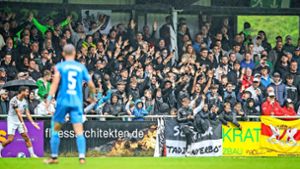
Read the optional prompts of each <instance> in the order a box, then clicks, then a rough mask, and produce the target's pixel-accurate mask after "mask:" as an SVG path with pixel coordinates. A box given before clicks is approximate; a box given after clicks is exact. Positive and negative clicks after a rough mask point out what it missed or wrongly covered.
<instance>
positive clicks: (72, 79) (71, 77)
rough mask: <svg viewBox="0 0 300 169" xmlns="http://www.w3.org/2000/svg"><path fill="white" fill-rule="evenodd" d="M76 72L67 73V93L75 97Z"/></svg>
mask: <svg viewBox="0 0 300 169" xmlns="http://www.w3.org/2000/svg"><path fill="white" fill-rule="evenodd" d="M76 76H77V72H75V71H69V72H68V90H67V93H68V94H71V95H76V94H77V93H76V90H75V89H76V84H77V80H76Z"/></svg>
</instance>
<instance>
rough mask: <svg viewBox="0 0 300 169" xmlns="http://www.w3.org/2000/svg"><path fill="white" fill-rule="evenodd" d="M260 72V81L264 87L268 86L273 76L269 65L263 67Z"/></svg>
mask: <svg viewBox="0 0 300 169" xmlns="http://www.w3.org/2000/svg"><path fill="white" fill-rule="evenodd" d="M260 73H261V78H260V83H261V84H262V86H263V87H264V88H267V87H268V86H269V85H270V84H271V83H272V78H271V76H270V74H269V69H268V67H266V66H265V67H262V68H261V70H260Z"/></svg>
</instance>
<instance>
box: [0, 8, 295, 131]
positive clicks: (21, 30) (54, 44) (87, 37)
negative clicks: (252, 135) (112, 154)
mask: <svg viewBox="0 0 300 169" xmlns="http://www.w3.org/2000/svg"><path fill="white" fill-rule="evenodd" d="M16 16H17V14H16V13H13V12H11V13H7V12H0V59H1V63H0V65H1V68H0V85H3V84H5V83H6V82H7V81H9V80H13V79H33V80H35V81H36V84H37V85H38V90H37V91H36V92H34V91H32V92H31V93H30V97H29V99H28V102H29V105H30V111H31V113H32V114H52V113H53V112H54V111H55V106H52V107H49V108H48V110H46V109H45V106H44V105H45V103H44V101H43V99H44V98H46V97H47V93H48V92H49V88H50V84H51V76H52V74H53V71H54V65H55V64H56V63H58V62H60V61H62V60H63V57H62V48H63V46H64V45H65V44H67V43H72V44H74V45H75V46H76V49H77V55H76V60H77V61H79V62H80V63H82V64H84V65H86V67H87V68H88V70H89V73H90V75H91V76H92V77H93V80H94V82H95V84H96V87H97V99H98V101H97V103H96V104H94V105H91V102H90V100H89V99H88V98H89V97H88V93H89V92H88V88H87V87H84V91H83V93H84V103H85V105H84V106H85V107H88V109H85V112H86V113H87V114H102V115H113V116H121V115H134V116H135V119H136V120H141V119H142V118H143V117H144V116H146V115H178V116H180V114H181V115H183V114H185V113H186V111H190V110H191V112H192V114H193V113H194V115H195V114H197V113H199V115H200V116H201V117H202V118H210V119H214V118H216V117H217V116H218V117H220V119H221V122H222V123H223V124H227V123H228V122H233V123H234V124H236V125H237V126H238V127H239V124H238V123H237V122H236V116H241V120H249V119H248V116H251V115H255V116H260V115H276V116H294V115H296V114H297V113H296V112H297V111H298V107H299V99H298V97H299V94H300V93H299V91H300V83H299V81H300V73H299V71H300V66H298V65H299V64H300V39H298V41H297V43H295V39H296V37H291V36H286V37H281V36H280V35H278V37H277V38H276V45H275V46H271V44H270V43H269V42H268V39H267V35H266V33H265V32H264V31H263V30H261V31H259V32H257V34H256V35H255V36H251V35H250V33H249V30H250V28H251V24H250V23H247V22H246V23H245V24H244V30H243V31H242V32H239V33H237V34H234V35H230V34H229V33H228V32H232V30H231V29H232V26H231V25H229V22H228V18H224V22H223V23H222V24H220V25H217V26H219V29H218V31H217V32H213V31H212V30H211V27H212V25H211V23H210V22H206V23H203V24H202V25H201V27H200V28H199V33H197V34H196V35H195V36H194V37H192V36H191V34H190V32H189V27H188V20H185V19H181V20H180V21H179V24H178V25H177V27H178V32H177V35H175V36H177V47H176V48H172V47H171V38H172V36H174V35H172V33H171V32H172V31H171V29H173V28H172V26H171V24H172V23H171V19H170V17H167V18H166V21H165V23H158V22H156V21H155V22H154V23H151V26H150V25H145V26H144V27H143V29H142V31H141V32H139V31H136V30H137V28H136V26H137V25H136V22H135V21H134V20H133V19H130V20H129V22H128V24H127V23H119V24H117V25H113V26H112V27H111V29H110V31H109V33H108V34H105V33H103V31H102V30H103V29H104V28H105V26H107V24H106V22H107V19H108V18H107V16H104V15H101V16H99V17H98V18H96V19H95V20H87V21H85V22H84V23H82V22H80V21H73V20H72V18H71V17H70V16H68V17H66V18H65V19H64V20H60V21H58V20H56V19H55V18H48V19H47V20H39V19H38V18H37V17H38V16H33V14H30V15H29V17H28V18H27V19H26V20H19V19H18V18H17V17H16ZM112 19H113V18H112ZM194 29H196V28H194ZM295 44H296V45H295ZM176 50H177V51H178V56H176V53H177V52H176ZM83 85H84V86H86V84H83ZM8 94H9V93H8V92H7V91H6V90H3V89H2V90H1V91H0V113H1V114H6V113H7V105H8V103H7V102H8V99H9V97H8V96H7V95H8ZM54 104H55V103H54V102H53V105H54ZM298 113H300V112H299V111H298ZM192 114H191V115H192ZM193 118H194V117H193V116H189V117H186V118H185V119H182V118H179V119H181V120H187V119H193Z"/></svg>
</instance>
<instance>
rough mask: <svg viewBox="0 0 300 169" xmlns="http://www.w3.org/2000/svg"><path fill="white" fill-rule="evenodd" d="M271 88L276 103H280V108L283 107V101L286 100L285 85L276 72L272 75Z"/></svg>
mask: <svg viewBox="0 0 300 169" xmlns="http://www.w3.org/2000/svg"><path fill="white" fill-rule="evenodd" d="M271 86H272V87H273V88H274V92H275V96H276V99H277V101H278V102H279V103H280V105H281V106H283V104H284V101H285V100H286V98H287V91H286V87H285V84H283V82H282V80H281V78H280V74H279V73H278V72H275V73H274V74H273V83H272V84H271Z"/></svg>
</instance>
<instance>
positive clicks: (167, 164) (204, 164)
mask: <svg viewBox="0 0 300 169" xmlns="http://www.w3.org/2000/svg"><path fill="white" fill-rule="evenodd" d="M43 160H44V158H40V159H30V158H10V159H9V158H2V159H1V158H0V169H206V168H207V169H214V168H216V169H227V168H228V169H248V168H249V169H250V168H251V169H253V168H254V169H282V168H288V169H298V168H299V165H300V158H299V157H207V158H153V157H143V158H140V157H132V158H125V157H110V158H101V157H99V158H87V163H86V164H84V165H80V164H79V161H78V159H77V158H60V159H59V160H60V161H59V164H56V165H46V164H43Z"/></svg>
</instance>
